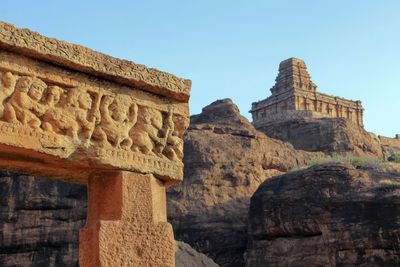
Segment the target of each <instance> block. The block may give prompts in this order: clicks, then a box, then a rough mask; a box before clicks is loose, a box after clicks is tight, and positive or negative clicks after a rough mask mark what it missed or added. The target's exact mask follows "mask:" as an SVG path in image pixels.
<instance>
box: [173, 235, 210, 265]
mask: <svg viewBox="0 0 400 267" xmlns="http://www.w3.org/2000/svg"><path fill="white" fill-rule="evenodd" d="M175 267H218V264H216V263H215V262H214V261H213V260H212V259H210V258H209V257H207V256H206V255H204V254H203V253H199V252H197V251H196V250H194V249H193V248H192V247H191V246H189V245H188V244H186V243H184V242H181V241H175Z"/></svg>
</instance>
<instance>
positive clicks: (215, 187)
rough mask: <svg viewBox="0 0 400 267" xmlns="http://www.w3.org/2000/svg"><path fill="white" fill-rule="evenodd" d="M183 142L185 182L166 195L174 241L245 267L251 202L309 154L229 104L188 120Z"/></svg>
mask: <svg viewBox="0 0 400 267" xmlns="http://www.w3.org/2000/svg"><path fill="white" fill-rule="evenodd" d="M183 138H184V155H185V156H184V158H183V162H184V164H185V165H184V180H183V182H182V183H181V184H179V185H175V186H172V187H171V188H169V189H168V191H167V202H168V203H167V208H168V219H169V221H170V222H171V223H172V225H173V228H174V232H175V238H176V239H177V240H182V241H184V242H186V243H188V244H190V245H191V246H192V247H193V248H194V249H196V250H197V251H199V252H202V253H205V254H206V255H208V256H209V257H211V258H212V259H214V261H215V262H216V263H217V264H219V265H220V266H244V260H243V253H244V252H245V248H246V244H247V211H248V206H249V200H250V197H251V196H252V194H253V193H254V192H255V190H256V189H257V188H258V186H259V185H260V184H261V183H262V182H263V181H264V180H265V179H267V178H269V177H272V176H274V175H278V174H281V173H284V172H286V171H287V170H288V169H289V168H291V167H294V166H297V165H299V164H300V165H301V164H304V163H305V162H306V161H307V160H308V159H310V157H311V156H310V154H311V153H307V152H302V151H297V150H294V149H291V148H288V147H287V146H286V145H285V144H284V143H283V142H281V141H278V140H273V139H271V138H268V137H267V136H265V135H264V134H263V133H261V132H258V131H257V130H255V129H254V127H253V126H252V125H251V124H250V123H249V122H248V120H247V119H245V118H244V117H242V116H241V115H240V114H239V110H238V108H237V107H236V105H234V104H233V103H232V101H231V100H229V99H225V100H219V101H216V102H214V103H212V104H211V105H209V106H207V107H205V108H204V109H203V112H202V113H201V114H199V115H195V116H192V117H191V124H190V126H189V128H188V131H187V132H186V133H185V135H184V137H183Z"/></svg>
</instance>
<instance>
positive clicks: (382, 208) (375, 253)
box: [246, 164, 400, 266]
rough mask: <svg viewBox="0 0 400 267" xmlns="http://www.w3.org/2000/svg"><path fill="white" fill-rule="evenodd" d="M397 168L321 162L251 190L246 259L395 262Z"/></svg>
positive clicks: (254, 262)
mask: <svg viewBox="0 0 400 267" xmlns="http://www.w3.org/2000/svg"><path fill="white" fill-rule="evenodd" d="M399 182H400V175H399V174H393V173H381V172H377V171H373V170H358V169H355V168H354V167H353V166H351V165H349V164H326V165H319V166H315V167H311V168H309V169H305V170H301V171H297V172H292V173H288V174H285V175H281V176H277V177H273V178H271V179H268V180H266V181H265V182H264V183H263V184H262V185H261V186H260V187H259V188H258V189H257V191H256V193H255V194H254V195H253V197H252V198H251V205H250V209H249V244H248V249H247V256H246V257H247V266H282V265H285V266H398V264H399V263H400V242H399V240H400V230H399V229H400V205H399V204H400V183H399Z"/></svg>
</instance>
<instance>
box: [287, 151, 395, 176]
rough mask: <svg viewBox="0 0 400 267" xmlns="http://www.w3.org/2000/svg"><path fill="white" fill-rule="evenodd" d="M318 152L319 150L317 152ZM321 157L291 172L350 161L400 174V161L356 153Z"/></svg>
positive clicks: (362, 167) (358, 167)
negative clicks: (362, 155) (359, 155)
mask: <svg viewBox="0 0 400 267" xmlns="http://www.w3.org/2000/svg"><path fill="white" fill-rule="evenodd" d="M315 153H318V152H315ZM318 156H319V157H316V158H315V159H312V160H311V161H310V162H308V164H307V165H305V166H301V167H298V168H294V169H291V170H289V172H292V171H297V170H302V169H306V168H309V167H311V166H315V165H320V164H326V163H350V164H351V165H353V166H354V167H355V168H357V169H363V170H368V169H372V170H376V171H380V172H391V173H398V174H400V163H396V162H388V161H382V160H379V159H375V158H363V157H357V156H354V155H338V154H337V155H332V156H329V155H325V154H324V156H322V154H318Z"/></svg>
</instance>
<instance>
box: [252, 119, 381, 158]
mask: <svg viewBox="0 0 400 267" xmlns="http://www.w3.org/2000/svg"><path fill="white" fill-rule="evenodd" d="M259 130H260V131H262V132H264V133H265V134H266V135H268V136H269V137H271V138H276V139H279V140H283V141H285V142H290V143H291V144H292V145H293V146H294V147H295V148H296V149H303V150H306V151H322V152H325V153H352V154H355V155H358V156H363V157H375V158H383V153H382V148H381V144H380V141H379V139H378V138H377V137H376V136H375V135H374V134H371V133H369V132H367V131H365V130H364V128H363V127H361V126H359V125H357V124H355V123H353V122H351V121H350V120H347V119H344V118H298V119H295V120H292V119H290V120H280V121H275V122H271V123H270V124H268V125H266V126H262V127H260V128H259Z"/></svg>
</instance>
